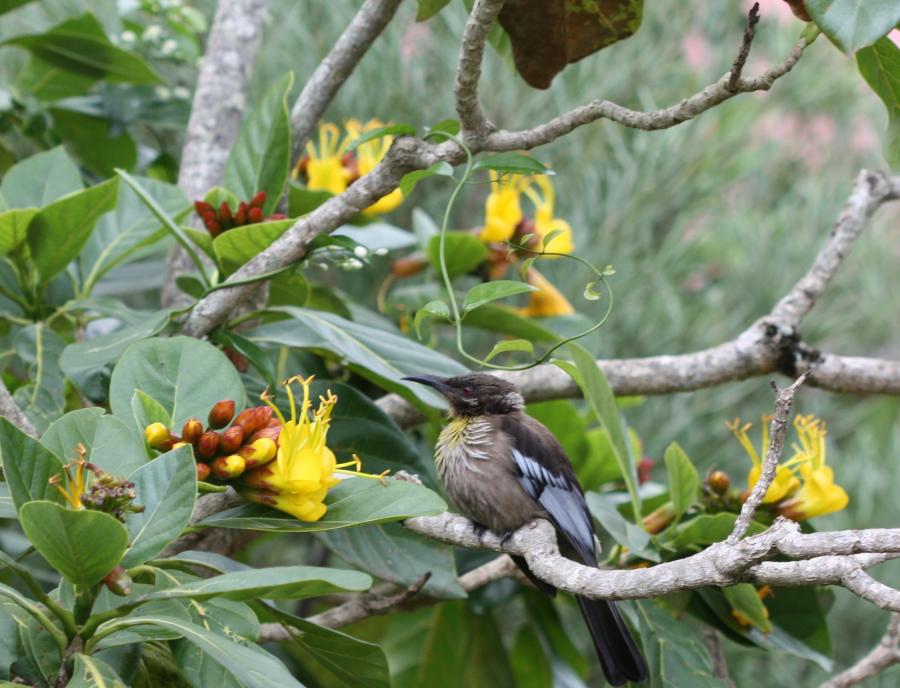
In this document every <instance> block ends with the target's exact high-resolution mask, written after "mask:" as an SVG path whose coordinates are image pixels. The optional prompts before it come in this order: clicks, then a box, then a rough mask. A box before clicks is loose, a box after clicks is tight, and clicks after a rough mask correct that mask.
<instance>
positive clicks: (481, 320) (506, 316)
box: [466, 304, 560, 342]
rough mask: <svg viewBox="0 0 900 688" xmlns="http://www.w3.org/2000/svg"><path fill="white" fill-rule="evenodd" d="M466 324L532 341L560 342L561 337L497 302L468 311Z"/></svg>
mask: <svg viewBox="0 0 900 688" xmlns="http://www.w3.org/2000/svg"><path fill="white" fill-rule="evenodd" d="M466 326H468V327H478V328H480V329H483V330H490V331H491V332H497V333H499V334H504V335H508V336H510V337H518V338H521V339H528V340H529V341H532V342H558V341H559V339H560V337H559V335H558V334H557V333H555V332H552V331H551V330H549V329H547V328H546V327H543V326H542V325H539V324H538V323H536V322H535V321H534V320H531V319H529V318H523V317H522V316H521V315H519V314H518V313H517V312H516V311H515V310H514V309H512V308H509V307H508V306H500V305H496V304H487V305H484V306H481V308H478V309H476V310H474V311H472V312H471V313H467V314H466Z"/></svg>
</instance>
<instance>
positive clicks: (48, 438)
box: [41, 408, 147, 478]
mask: <svg viewBox="0 0 900 688" xmlns="http://www.w3.org/2000/svg"><path fill="white" fill-rule="evenodd" d="M41 444H43V445H44V446H45V447H47V449H49V450H50V451H51V452H53V453H54V454H55V455H56V456H62V457H71V456H74V455H75V448H76V447H77V446H78V445H79V444H82V445H84V447H85V448H86V449H87V450H88V453H87V455H86V457H85V458H86V459H87V460H88V461H90V462H91V463H93V464H95V465H96V466H97V467H98V468H100V469H102V470H104V471H107V472H108V473H111V474H112V475H115V476H118V477H122V478H124V477H127V476H128V475H130V474H131V473H132V472H133V471H134V470H135V469H137V468H139V467H140V466H143V465H144V464H145V463H147V455H146V452H145V451H144V443H143V442H142V441H141V440H140V439H139V438H138V437H137V435H136V434H135V432H134V430H133V429H132V428H130V427H129V426H127V425H126V424H125V423H123V422H122V421H121V420H120V419H118V418H116V417H115V416H110V415H107V414H104V413H103V409H101V408H86V409H78V410H75V411H70V412H69V413H67V414H66V415H64V416H63V417H62V418H60V419H59V420H57V421H55V422H53V423H51V425H50V427H49V428H47V431H46V432H45V433H44V435H43V436H42V437H41Z"/></svg>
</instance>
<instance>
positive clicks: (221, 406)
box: [207, 399, 234, 430]
mask: <svg viewBox="0 0 900 688" xmlns="http://www.w3.org/2000/svg"><path fill="white" fill-rule="evenodd" d="M232 418H234V401H233V400H232V399H223V400H222V401H217V402H216V403H215V405H214V406H213V407H212V409H211V410H210V412H209V418H208V419H207V420H209V427H211V428H213V429H215V430H218V429H219V428H224V427H225V426H226V425H228V424H229V423H230V422H231V419H232Z"/></svg>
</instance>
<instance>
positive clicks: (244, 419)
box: [231, 406, 264, 437]
mask: <svg viewBox="0 0 900 688" xmlns="http://www.w3.org/2000/svg"><path fill="white" fill-rule="evenodd" d="M235 426H238V427H240V428H241V430H243V431H244V435H246V436H247V437H250V435H252V434H253V433H254V432H256V431H257V430H259V429H260V428H262V427H264V425H260V424H259V421H258V420H257V415H256V407H255V406H254V407H251V408H245V409H244V410H243V411H241V412H240V413H239V414H237V417H236V418H235V419H234V423H233V424H232V426H231V427H235Z"/></svg>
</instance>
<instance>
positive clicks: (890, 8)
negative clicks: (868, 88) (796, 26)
mask: <svg viewBox="0 0 900 688" xmlns="http://www.w3.org/2000/svg"><path fill="white" fill-rule="evenodd" d="M804 6H805V7H806V11H807V12H809V15H810V16H811V17H812V20H813V21H814V22H815V23H816V24H817V25H818V27H819V28H820V29H822V31H823V32H824V33H825V35H826V36H828V38H830V39H831V42H832V43H834V44H835V45H836V46H837V47H838V48H840V49H841V50H843V51H844V52H845V53H848V54H853V53H855V52H856V51H857V50H859V49H860V48H865V47H866V46H869V45H872V44H873V43H875V42H876V41H877V40H878V39H879V38H881V37H882V36H884V35H885V34H886V33H888V32H889V31H890V30H891V29H893V28H894V27H895V26H897V24H900V2H897V0H884V1H883V2H871V3H870V2H865V0H805V2H804Z"/></svg>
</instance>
